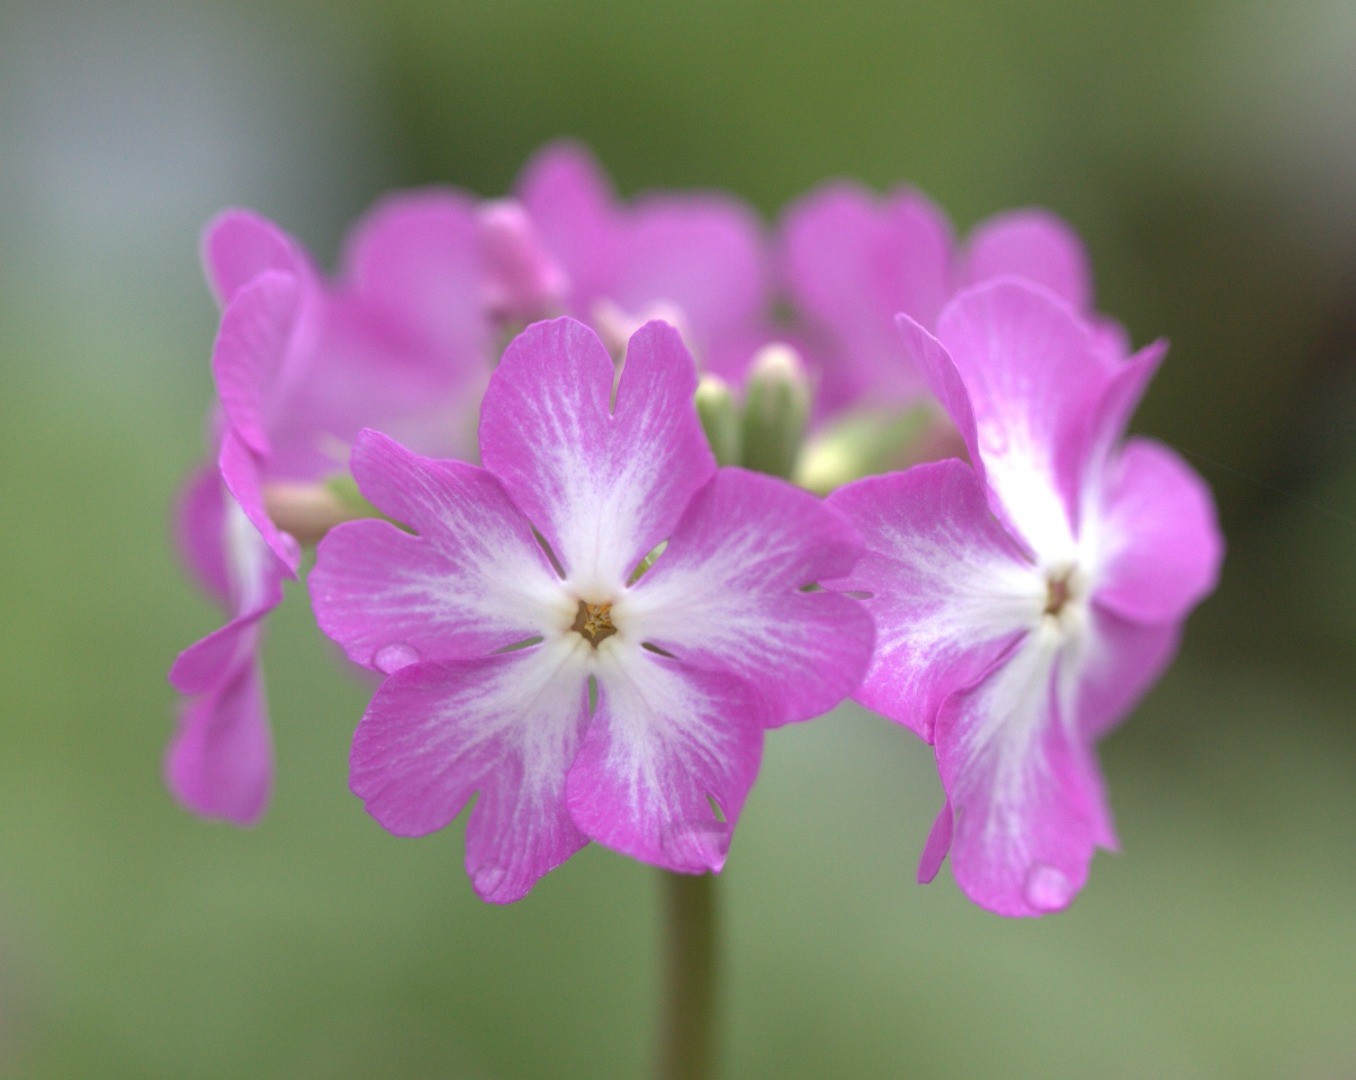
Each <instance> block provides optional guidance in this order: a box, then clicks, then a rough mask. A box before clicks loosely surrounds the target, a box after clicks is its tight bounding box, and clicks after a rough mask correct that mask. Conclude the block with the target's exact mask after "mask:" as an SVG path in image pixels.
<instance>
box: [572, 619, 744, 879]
mask: <svg viewBox="0 0 1356 1080" xmlns="http://www.w3.org/2000/svg"><path fill="white" fill-rule="evenodd" d="M607 645H608V643H607V642H606V641H605V642H603V648H601V649H600V650H599V667H598V707H597V711H596V712H595V714H594V717H593V721H592V723H591V724H590V725H589V730H588V735H587V736H586V738H585V740H584V743H583V745H582V747H581V748H580V750H579V756H578V757H577V758H576V759H575V761H574V765H573V766H572V767H571V769H570V776H569V784H568V798H569V806H570V813H571V815H572V816H573V818H574V821H575V823H576V824H577V825H578V826H579V828H580V829H581V830H582V831H583V832H584V833H585V834H586V835H587V836H588V837H589V838H590V839H593V840H596V841H598V842H599V843H600V844H603V845H605V846H607V847H610V848H612V849H614V850H616V851H620V852H621V853H622V854H624V855H630V856H632V857H633V858H637V859H641V860H643V861H644V862H648V863H653V864H655V865H656V866H663V867H666V868H668V869H670V870H676V871H678V872H680V873H688V874H697V873H703V872H706V871H719V870H720V868H721V867H722V866H723V865H724V864H725V857H726V855H727V853H728V851H729V846H730V836H731V834H732V833H733V831H734V826H735V823H736V821H737V820H738V818H739V812H740V810H741V809H742V808H743V805H744V798H745V796H746V795H747V794H748V792H749V788H750V787H752V786H753V781H754V777H755V776H756V775H757V773H758V763H759V761H760V759H761V757H762V747H763V727H764V723H765V716H764V713H763V706H762V704H761V699H760V697H759V695H758V694H756V693H755V692H754V690H753V689H752V688H751V687H749V686H748V685H746V684H745V683H744V682H743V681H742V680H739V679H736V678H733V677H731V676H730V675H727V674H724V673H721V672H710V671H703V670H700V669H698V668H693V667H690V666H688V665H686V664H682V663H679V662H677V661H674V660H670V659H668V658H666V657H662V656H654V655H649V654H646V653H642V652H640V650H639V649H638V648H636V647H635V646H629V647H626V653H629V655H624V654H623V649H622V648H608V647H607ZM711 800H714V801H715V803H716V804H717V805H718V806H719V808H720V813H719V815H718V814H717V813H716V811H714V810H713V809H712V806H711Z"/></svg>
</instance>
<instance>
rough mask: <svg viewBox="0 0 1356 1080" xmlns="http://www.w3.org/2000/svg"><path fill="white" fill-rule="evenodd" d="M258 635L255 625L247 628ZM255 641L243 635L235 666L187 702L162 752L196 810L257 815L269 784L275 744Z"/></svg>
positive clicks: (178, 794) (249, 818)
mask: <svg viewBox="0 0 1356 1080" xmlns="http://www.w3.org/2000/svg"><path fill="white" fill-rule="evenodd" d="M248 633H249V635H250V637H251V638H254V637H257V633H258V629H257V625H255V626H251V627H250V628H249V631H248ZM256 645H257V642H256V641H254V640H248V641H242V642H241V643H240V649H239V652H238V654H237V656H238V658H239V662H238V663H237V664H236V666H235V668H234V670H232V671H228V672H225V673H222V674H223V675H224V677H223V678H222V679H221V681H220V683H219V684H218V685H217V686H215V687H213V688H212V689H211V690H209V691H208V692H207V693H204V694H202V695H201V696H200V697H197V698H194V699H193V700H191V701H189V702H188V703H187V704H185V706H184V708H183V712H182V714H181V716H180V720H179V729H178V731H177V733H176V734H175V736H174V740H173V742H172V743H171V744H170V748H169V752H168V754H167V755H166V758H165V780H166V783H167V784H168V785H169V788H170V791H171V792H172V793H173V794H174V797H175V798H176V799H178V800H179V802H181V803H183V805H184V806H186V807H187V808H188V809H190V810H192V811H193V812H194V813H195V814H201V815H202V816H204V817H215V818H225V819H226V820H227V821H232V822H234V823H235V824H237V825H249V824H252V823H253V822H255V821H257V820H258V819H259V817H260V815H262V814H263V812H264V809H265V808H266V807H267V805H268V800H269V795H270V793H271V791H272V788H273V744H272V739H271V737H270V735H269V731H268V717H267V714H266V712H265V709H264V698H263V687H262V684H261V683H262V677H261V675H260V672H259V664H258V661H257V660H256V659H255V658H254V651H255V647H256Z"/></svg>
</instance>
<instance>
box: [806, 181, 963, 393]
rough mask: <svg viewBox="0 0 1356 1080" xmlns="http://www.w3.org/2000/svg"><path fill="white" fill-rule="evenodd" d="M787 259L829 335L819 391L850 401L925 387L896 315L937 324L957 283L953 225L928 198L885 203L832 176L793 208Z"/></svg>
mask: <svg viewBox="0 0 1356 1080" xmlns="http://www.w3.org/2000/svg"><path fill="white" fill-rule="evenodd" d="M783 236H784V239H783V244H784V247H785V256H784V261H785V263H786V265H787V268H788V276H789V281H788V284H789V286H790V289H791V294H792V297H793V299H794V300H795V302H796V303H797V305H798V306H799V307H800V308H801V309H802V310H803V311H804V312H805V313H806V314H807V315H808V316H809V317H810V320H811V321H812V322H813V323H816V324H818V325H819V326H820V327H821V328H822V329H823V330H825V331H827V333H828V334H829V336H830V337H831V338H832V340H833V352H834V354H835V355H834V356H833V358H832V359H831V360H827V361H826V362H825V370H824V373H823V379H824V387H823V393H824V395H825V396H826V397H828V398H830V399H833V400H834V401H835V402H836V403H841V404H848V403H851V402H854V401H857V400H858V399H860V398H862V397H864V396H868V395H869V396H870V397H871V398H872V400H873V401H875V402H876V403H877V404H879V402H880V398H881V397H882V396H883V397H885V398H887V399H889V400H891V401H907V400H910V399H912V398H914V397H916V396H917V394H918V392H919V390H920V389H921V381H920V377H919V372H918V369H917V368H916V367H915V366H914V365H913V364H911V363H910V362H909V358H908V356H907V354H906V353H905V351H904V350H903V348H902V347H901V345H900V342H899V339H898V336H897V335H896V333H895V329H894V319H895V316H896V315H897V314H898V313H899V312H904V313H906V314H908V315H909V316H910V317H912V318H913V319H915V320H917V321H918V322H919V323H921V324H922V325H924V326H928V327H931V326H933V325H934V323H935V321H936V318H937V314H938V312H940V311H941V308H942V305H943V304H944V303H945V302H946V299H947V296H948V295H949V294H950V289H951V273H952V271H951V246H952V238H951V228H950V225H949V224H948V223H947V220H946V217H945V215H944V214H942V212H941V211H940V210H938V209H937V207H936V206H934V205H933V204H932V203H931V202H930V201H928V200H927V199H926V198H925V197H924V196H923V195H921V194H919V193H917V192H913V191H909V190H901V191H897V192H895V193H894V194H892V195H891V196H889V197H888V199H886V200H883V201H882V200H878V199H877V198H876V197H875V196H874V195H873V194H872V193H871V192H869V191H867V190H865V189H863V188H861V187H858V186H857V185H855V184H849V183H835V184H831V185H828V186H826V187H824V188H821V189H820V190H819V191H816V192H813V193H811V194H810V195H809V196H807V197H806V198H804V199H802V200H801V201H800V202H798V203H796V204H795V205H793V206H792V207H791V209H790V210H789V211H788V212H787V214H786V217H785V222H784V224H783Z"/></svg>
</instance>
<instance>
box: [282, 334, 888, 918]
mask: <svg viewBox="0 0 1356 1080" xmlns="http://www.w3.org/2000/svg"><path fill="white" fill-rule="evenodd" d="M615 378H616V376H615V366H614V363H613V361H612V359H611V357H610V356H609V354H608V352H607V350H606V348H605V347H604V346H603V345H602V343H601V342H600V341H599V340H598V338H597V337H596V336H595V335H594V334H593V333H592V332H591V331H590V330H588V329H587V328H586V327H584V326H582V325H580V324H579V323H577V322H575V321H573V320H570V319H559V320H557V321H555V322H551V323H539V324H537V325H535V326H532V327H530V328H529V329H528V330H527V331H526V332H525V333H523V334H522V335H521V336H520V337H518V338H517V339H516V340H515V341H514V342H513V344H511V345H510V347H509V349H508V351H507V352H506V353H505V355H504V358H503V361H502V362H501V363H500V365H499V367H498V369H497V370H496V372H495V374H494V376H493V378H492V379H491V382H490V386H489V389H488V390H487V391H486V394H485V399H484V403H483V406H482V409H481V427H480V450H481V457H482V460H483V461H484V464H485V467H484V468H477V467H474V466H471V465H467V464H463V463H461V462H456V461H436V460H430V459H428V458H423V457H418V456H416V455H414V454H412V453H410V452H409V451H408V450H405V449H404V448H403V447H401V446H400V445H398V444H397V443H395V442H394V441H392V440H391V439H388V438H386V437H385V436H383V435H380V434H378V433H376V432H371V431H369V432H365V433H364V434H363V435H362V437H360V439H359V440H358V442H357V444H356V446H355V448H354V452H353V461H352V468H353V474H354V476H355V478H356V479H357V481H358V483H359V486H360V487H361V489H362V491H363V493H364V494H365V495H366V496H367V497H368V498H369V499H370V500H372V502H373V503H375V504H376V506H377V507H379V508H380V509H381V510H382V511H383V512H384V513H386V514H387V515H389V516H390V517H391V518H393V519H395V520H397V521H401V522H404V523H406V524H407V525H408V526H409V527H410V528H411V529H413V530H414V532H413V533H410V532H404V531H402V530H401V529H399V528H396V527H395V526H393V525H391V524H389V523H387V522H384V521H379V520H375V519H373V520H365V521H358V522H350V523H347V524H344V525H341V526H339V527H338V528H336V529H334V530H333V531H332V532H331V533H330V534H329V536H327V537H326V538H325V540H324V541H322V543H321V544H320V548H319V552H318V557H317V563H316V567H315V569H314V571H313V572H312V573H311V575H310V578H309V584H310V589H311V595H312V599H313V602H314V605H315V609H316V615H317V618H318V620H319V622H320V626H321V628H322V629H323V630H324V631H325V632H326V633H327V634H328V635H330V637H332V638H334V639H335V640H336V641H337V642H339V643H340V644H341V645H342V646H343V648H344V649H345V651H346V652H347V654H348V656H349V658H350V659H352V660H354V661H356V662H357V663H359V664H364V665H367V666H369V667H372V668H376V669H378V670H380V671H384V672H387V673H389V677H388V678H387V679H386V681H385V682H384V683H383V684H382V686H381V688H380V689H379V690H378V692H377V694H376V696H375V697H374V699H373V700H372V702H371V704H370V705H369V707H368V709H367V711H366V713H365V714H364V716H363V719H362V722H361V724H360V725H359V727H358V730H357V733H356V734H355V736H354V741H353V752H352V758H351V766H352V774H351V786H352V788H353V790H354V792H355V793H356V794H357V795H359V796H360V797H361V798H362V799H363V801H364V802H365V803H366V806H367V809H368V811H369V812H370V813H371V814H372V815H373V816H374V817H375V818H376V819H377V820H378V821H379V822H380V823H381V824H382V825H383V826H384V827H385V828H386V829H388V830H389V831H391V832H393V833H396V834H399V835H422V834H425V833H429V832H432V831H434V830H436V829H440V828H442V827H443V826H444V825H446V824H447V823H448V822H450V821H451V820H452V819H453V818H454V817H455V816H456V815H457V814H458V813H459V812H460V811H461V809H462V807H463V806H464V805H465V804H466V802H467V800H468V799H469V798H470V796H471V795H472V793H473V792H476V791H479V792H480V797H479V799H478V800H477V802H476V804H475V808H474V810H473V811H472V813H471V817H470V820H469V823H468V825H467V832H466V867H467V871H468V873H469V874H470V876H471V878H472V880H473V883H474V886H475V889H476V891H477V892H478V893H479V894H480V896H482V897H483V898H484V899H486V900H491V901H495V902H509V901H513V900H517V899H519V898H520V897H522V896H523V895H525V894H526V893H527V891H528V890H529V889H530V888H531V887H532V885H533V884H534V883H535V882H536V880H537V879H538V878H540V877H541V876H542V875H543V874H545V873H546V872H547V871H548V870H550V869H551V868H552V867H554V866H556V865H558V864H559V863H561V862H563V861H564V860H565V859H567V858H568V857H569V856H570V855H571V854H573V853H574V852H575V851H577V850H578V849H579V848H581V847H582V846H583V845H584V844H585V843H587V842H588V841H589V840H596V841H598V842H599V843H602V844H605V845H606V846H608V847H610V848H613V849H614V850H617V851H620V852H623V853H625V854H627V855H631V856H633V857H635V858H637V859H641V860H643V861H645V862H650V863H654V864H656V865H659V866H663V867H668V868H669V869H671V870H676V871H681V872H686V873H700V872H703V871H707V870H712V871H715V870H719V869H720V867H721V866H722V865H723V863H724V860H725V857H726V853H727V850H728V846H729V841H730V835H731V832H732V830H733V828H734V825H735V822H736V821H737V819H738V817H739V812H740V808H741V807H742V806H743V803H744V799H745V796H746V795H747V794H748V791H749V788H750V786H751V785H752V784H753V780H754V777H755V774H756V773H757V770H758V765H759V760H760V756H761V752H762V743H763V731H764V729H765V728H768V727H772V726H775V725H779V724H784V723H788V722H790V721H796V720H804V719H808V718H810V717H812V716H816V715H818V714H820V713H822V712H824V711H826V710H828V709H830V708H832V707H833V706H834V705H835V704H836V703H837V702H838V701H839V700H840V699H842V698H843V697H844V696H845V695H846V694H848V693H850V692H851V691H852V690H853V689H854V688H855V686H856V685H857V682H858V680H859V679H860V677H861V673H862V672H863V670H864V669H865V665H866V662H867V659H868V656H869V653H870V649H871V641H872V637H873V633H872V627H871V621H870V617H869V616H868V615H867V614H866V612H865V611H864V610H863V609H862V606H861V605H860V604H859V603H857V602H856V601H854V600H851V599H848V598H846V597H843V596H840V595H839V594H837V593H834V592H831V591H825V590H822V589H814V590H811V589H807V586H810V585H812V584H814V583H816V582H818V581H820V580H822V579H825V578H829V577H838V576H842V575H843V574H846V573H847V572H848V570H849V569H850V568H851V566H852V564H853V562H854V560H855V559H856V557H857V555H858V553H859V551H860V547H859V540H858V538H857V537H856V535H855V533H854V531H853V530H852V529H851V528H850V527H849V526H847V525H846V524H845V523H844V522H843V521H842V520H841V519H840V518H839V517H838V516H837V515H835V514H833V513H832V512H830V511H829V510H827V509H826V508H825V507H824V506H823V505H822V504H821V503H820V502H818V501H817V500H815V499H814V498H813V497H811V496H809V495H808V494H806V493H805V492H803V491H800V490H798V489H796V488H793V487H791V486H790V485H788V484H785V483H782V482H780V481H777V480H774V479H772V478H770V477H766V476H761V475H758V474H754V473H748V472H744V471H742V470H739V469H720V470H717V469H716V468H715V465H714V462H713V460H712V456H711V452H710V450H709V448H708V447H707V445H706V441H705V438H704V437H703V434H702V430H701V427H700V425H699V423H698V420H697V417H696V412H695V409H694V407H693V404H692V395H693V392H694V389H695V386H696V374H695V370H694V367H693V362H692V359H691V357H690V355H689V354H688V353H687V351H686V350H685V349H684V347H683V345H682V343H681V341H680V339H679V335H678V333H677V332H676V331H675V330H674V329H673V328H672V327H669V326H667V325H664V324H662V323H650V324H647V325H646V326H644V327H642V328H641V329H640V330H639V331H637V333H636V334H635V335H634V336H633V337H632V339H631V341H630V343H629V346H628V348H627V352H626V359H625V365H624V368H623V370H622V373H621V376H620V379H619V380H617V381H616V382H615V390H614V379H615ZM661 548H662V554H660V555H659V556H658V558H657V561H655V562H654V564H653V566H652V567H650V568H649V569H647V570H644V572H643V574H642V566H643V561H644V560H645V559H646V557H647V556H648V555H652V554H653V553H654V552H655V551H656V550H659V549H661ZM638 575H640V576H638Z"/></svg>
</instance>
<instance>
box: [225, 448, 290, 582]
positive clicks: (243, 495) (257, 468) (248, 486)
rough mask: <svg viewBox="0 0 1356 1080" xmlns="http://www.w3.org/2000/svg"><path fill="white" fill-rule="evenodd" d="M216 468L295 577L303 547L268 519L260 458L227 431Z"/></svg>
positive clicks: (261, 533)
mask: <svg viewBox="0 0 1356 1080" xmlns="http://www.w3.org/2000/svg"><path fill="white" fill-rule="evenodd" d="M217 465H218V467H219V468H220V470H221V479H222V482H223V483H224V484H225V485H226V489H227V490H228V491H229V492H230V494H231V496H232V497H233V498H234V499H235V501H236V502H237V503H239V504H240V509H241V510H243V511H244V513H245V516H246V517H247V518H248V519H249V522H250V524H252V525H253V526H254V528H255V529H256V530H258V533H259V535H260V536H261V537H263V540H264V543H265V544H267V545H268V548H269V550H270V551H271V552H272V553H273V554H274V555H275V556H276V557H277V558H278V560H279V561H280V562H281V563H282V564H283V565H284V566H285V567H286V568H287V573H288V575H289V576H291V577H296V574H297V567H299V566H300V565H301V546H300V545H299V544H298V543H297V541H296V538H295V537H293V536H292V535H291V534H290V533H285V532H283V531H282V530H281V529H279V528H278V527H277V526H276V525H274V524H273V519H272V518H270V517H269V516H268V510H267V509H266V508H265V506H264V476H263V464H262V463H261V462H260V460H259V457H258V455H256V454H255V453H254V452H253V451H251V450H250V448H249V447H248V446H246V445H245V444H244V443H243V442H241V441H240V439H238V438H237V437H236V435H235V433H234V432H233V431H227V432H226V434H225V435H224V436H223V437H222V440H221V447H220V449H219V451H218V453H217Z"/></svg>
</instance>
